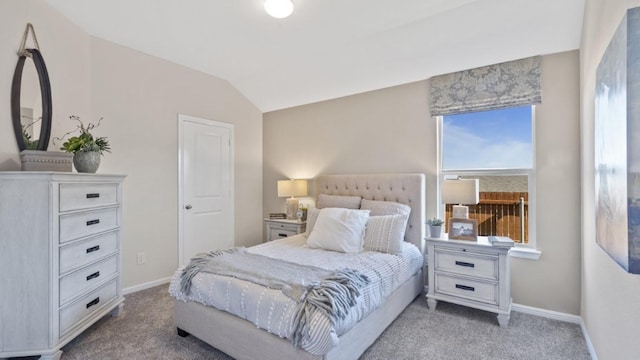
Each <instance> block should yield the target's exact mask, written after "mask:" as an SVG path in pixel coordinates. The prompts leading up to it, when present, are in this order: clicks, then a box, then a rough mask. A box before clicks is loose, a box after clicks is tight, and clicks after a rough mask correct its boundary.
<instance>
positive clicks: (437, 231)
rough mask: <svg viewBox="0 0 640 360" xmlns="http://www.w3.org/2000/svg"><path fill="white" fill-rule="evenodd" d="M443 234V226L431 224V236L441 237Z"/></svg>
mask: <svg viewBox="0 0 640 360" xmlns="http://www.w3.org/2000/svg"><path fill="white" fill-rule="evenodd" d="M441 234H442V226H440V225H438V226H434V225H429V236H431V237H432V238H439V237H440V235H441Z"/></svg>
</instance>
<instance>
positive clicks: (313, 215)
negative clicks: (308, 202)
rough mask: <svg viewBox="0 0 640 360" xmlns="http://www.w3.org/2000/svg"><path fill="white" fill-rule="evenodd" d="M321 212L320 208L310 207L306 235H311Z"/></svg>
mask: <svg viewBox="0 0 640 360" xmlns="http://www.w3.org/2000/svg"><path fill="white" fill-rule="evenodd" d="M319 213H320V209H317V208H312V207H310V208H309V209H308V210H307V229H306V230H305V232H304V236H305V237H307V238H308V237H309V234H311V231H312V230H313V227H314V226H315V225H316V220H318V214H319Z"/></svg>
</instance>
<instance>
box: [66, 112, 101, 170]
mask: <svg viewBox="0 0 640 360" xmlns="http://www.w3.org/2000/svg"><path fill="white" fill-rule="evenodd" d="M69 119H71V120H73V121H77V122H78V126H77V127H76V129H74V130H71V131H69V132H68V133H66V134H64V135H63V136H62V137H61V138H55V139H56V140H59V141H62V140H64V138H65V137H66V136H67V135H71V134H73V133H76V132H79V134H78V135H77V136H72V137H70V138H69V139H68V140H67V141H65V142H64V143H63V144H62V147H61V148H60V150H64V151H66V152H68V153H72V154H73V166H75V168H76V170H78V172H84V173H95V172H96V171H97V170H98V167H99V166H100V156H102V155H104V152H105V151H106V152H111V147H110V146H109V141H107V138H105V137H94V136H93V135H92V134H91V130H93V129H95V128H97V127H98V126H100V122H101V121H102V118H100V119H99V120H98V123H97V124H93V123H88V124H87V125H86V126H85V125H84V123H83V122H82V121H80V117H78V116H76V115H71V116H69Z"/></svg>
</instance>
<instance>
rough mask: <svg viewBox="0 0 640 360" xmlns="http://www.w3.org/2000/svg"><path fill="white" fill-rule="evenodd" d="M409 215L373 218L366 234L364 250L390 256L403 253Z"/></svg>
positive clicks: (368, 224) (368, 223)
mask: <svg viewBox="0 0 640 360" xmlns="http://www.w3.org/2000/svg"><path fill="white" fill-rule="evenodd" d="M408 219H409V216H407V215H385V216H371V217H369V220H368V221H367V228H366V230H365V233H364V249H365V250H369V251H379V252H384V253H390V254H399V253H401V252H402V242H403V241H404V232H405V229H406V228H407V220H408Z"/></svg>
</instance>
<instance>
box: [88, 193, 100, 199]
mask: <svg viewBox="0 0 640 360" xmlns="http://www.w3.org/2000/svg"><path fill="white" fill-rule="evenodd" d="M99 197H100V193H91V194H87V199H95V198H99Z"/></svg>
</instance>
